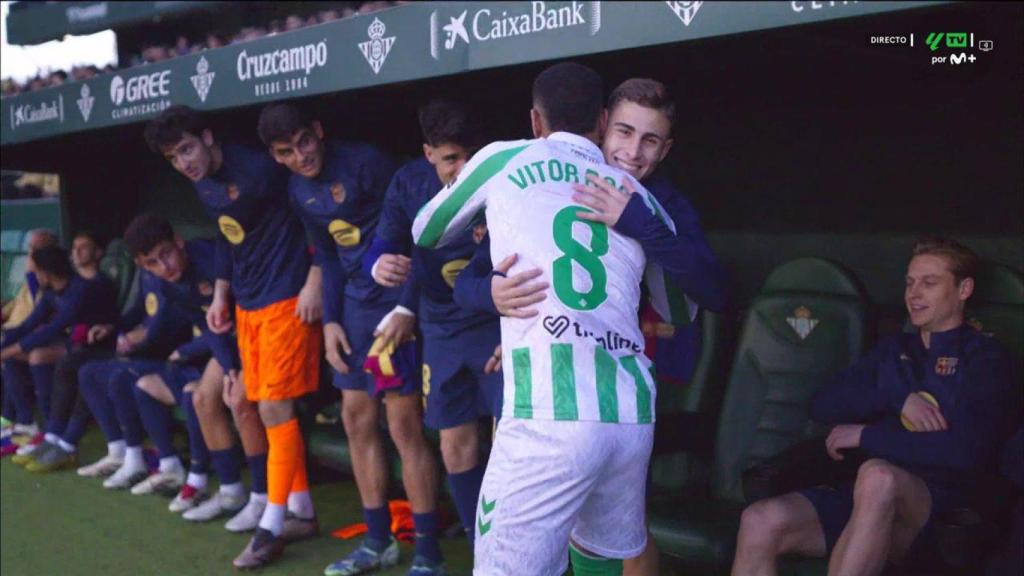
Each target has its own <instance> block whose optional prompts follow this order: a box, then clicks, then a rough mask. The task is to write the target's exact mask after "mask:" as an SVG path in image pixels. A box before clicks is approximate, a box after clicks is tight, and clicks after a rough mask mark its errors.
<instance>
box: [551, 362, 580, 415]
mask: <svg viewBox="0 0 1024 576" xmlns="http://www.w3.org/2000/svg"><path fill="white" fill-rule="evenodd" d="M551 382H552V385H553V386H554V391H553V394H552V396H553V400H554V403H555V420H577V419H579V409H578V408H577V407H576V371H575V369H574V368H573V365H572V344H552V345H551Z"/></svg>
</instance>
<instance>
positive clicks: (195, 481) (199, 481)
mask: <svg viewBox="0 0 1024 576" xmlns="http://www.w3.org/2000/svg"><path fill="white" fill-rule="evenodd" d="M185 484H188V485H189V486H191V487H193V488H195V489H196V490H202V489H203V488H206V474H196V473H195V472H189V473H188V478H186V479H185Z"/></svg>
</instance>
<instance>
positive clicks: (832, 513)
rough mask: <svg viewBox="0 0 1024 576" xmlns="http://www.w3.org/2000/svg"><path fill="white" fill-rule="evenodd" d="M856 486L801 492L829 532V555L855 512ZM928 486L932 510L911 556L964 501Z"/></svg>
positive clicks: (935, 485)
mask: <svg viewBox="0 0 1024 576" xmlns="http://www.w3.org/2000/svg"><path fill="white" fill-rule="evenodd" d="M853 485H854V483H853V482H849V483H847V484H843V485H842V486H840V487H838V488H833V487H831V486H815V487H813V488H807V489H804V490H800V491H799V492H798V493H799V494H801V495H803V496H804V497H805V498H807V499H808V500H810V501H811V506H814V511H815V512H817V514H818V521H819V522H821V527H822V528H823V529H824V531H825V546H826V548H827V549H828V553H829V554H831V553H832V549H833V548H834V547H835V545H836V542H837V541H838V540H839V536H840V535H841V534H842V533H843V529H844V528H846V524H847V522H849V521H850V515H851V514H852V513H853ZM925 485H926V486H927V487H928V492H929V493H930V494H931V497H932V509H931V512H930V515H929V517H928V522H927V523H925V525H924V527H923V528H921V531H920V532H919V533H918V535H917V538H916V539H915V540H914V543H913V544H912V545H911V547H910V551H909V552H908V554H909V555H913V554H916V553H917V552H919V551H920V550H921V548H922V547H925V546H928V545H929V544H930V542H931V540H932V539H933V537H934V535H933V530H932V527H933V525H934V522H933V521H934V519H935V518H936V517H937V516H938V515H939V514H942V513H943V512H945V511H946V510H949V509H950V508H955V507H956V506H957V504H958V502H959V501H960V499H959V498H958V497H957V494H956V493H954V492H953V491H951V490H948V489H947V488H945V487H943V486H940V485H937V484H934V483H930V482H925Z"/></svg>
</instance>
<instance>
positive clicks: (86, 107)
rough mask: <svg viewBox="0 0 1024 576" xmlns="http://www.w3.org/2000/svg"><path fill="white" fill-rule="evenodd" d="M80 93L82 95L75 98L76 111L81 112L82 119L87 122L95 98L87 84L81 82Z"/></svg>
mask: <svg viewBox="0 0 1024 576" xmlns="http://www.w3.org/2000/svg"><path fill="white" fill-rule="evenodd" d="M80 94H81V95H82V97H81V98H79V99H78V100H75V102H76V103H77V104H78V111H79V112H81V113H82V120H83V121H84V122H88V121H89V114H91V113H92V103H93V102H95V101H96V99H95V98H93V97H92V91H91V90H90V89H89V85H88V84H82V91H81V92H80Z"/></svg>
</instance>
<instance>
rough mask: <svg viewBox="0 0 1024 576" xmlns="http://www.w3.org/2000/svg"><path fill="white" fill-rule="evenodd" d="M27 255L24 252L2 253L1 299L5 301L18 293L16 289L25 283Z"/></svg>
mask: <svg viewBox="0 0 1024 576" xmlns="http://www.w3.org/2000/svg"><path fill="white" fill-rule="evenodd" d="M27 266H28V256H26V255H24V254H18V255H15V254H7V253H5V254H4V255H3V301H4V302H6V301H8V300H10V299H12V298H14V297H15V296H17V294H18V289H19V288H21V285H22V284H24V283H25V268H26V267H27Z"/></svg>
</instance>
